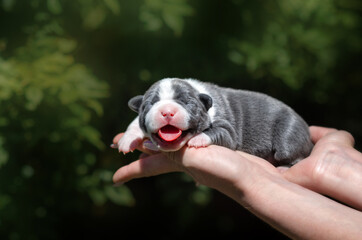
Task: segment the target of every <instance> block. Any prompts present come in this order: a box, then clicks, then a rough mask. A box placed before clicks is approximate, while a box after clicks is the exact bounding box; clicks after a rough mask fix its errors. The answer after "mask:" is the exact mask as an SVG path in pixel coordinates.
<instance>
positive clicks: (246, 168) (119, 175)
mask: <svg viewBox="0 0 362 240" xmlns="http://www.w3.org/2000/svg"><path fill="white" fill-rule="evenodd" d="M122 136H123V134H122V133H121V134H118V135H117V136H116V137H115V138H114V139H113V142H114V143H115V144H116V143H117V142H118V141H119V139H120V138H121V137H122ZM146 141H147V140H146ZM137 149H138V150H140V151H141V152H143V154H141V156H140V159H139V160H136V161H134V162H132V163H130V164H128V165H126V166H123V167H121V168H120V169H118V171H117V172H116V173H115V174H114V176H113V181H114V182H115V183H116V184H117V183H124V182H127V181H130V180H132V179H135V178H142V177H149V176H155V175H160V174H164V173H169V172H185V173H187V174H188V175H190V176H191V177H192V178H193V179H194V180H195V182H197V183H199V184H203V185H206V186H209V187H212V188H215V189H217V190H219V191H221V192H223V193H225V194H227V195H229V196H230V195H233V191H234V189H233V188H234V187H235V186H236V185H237V184H238V183H239V182H243V183H244V184H248V183H249V182H250V184H252V181H253V178H250V177H249V178H248V179H245V180H244V181H241V179H242V178H244V177H243V176H249V175H251V174H250V171H251V169H253V171H259V173H256V174H255V175H254V176H255V177H257V176H258V175H259V176H260V175H261V174H272V175H275V176H279V177H281V175H280V174H279V172H278V170H277V169H276V168H275V167H274V166H273V165H271V164H270V163H269V162H267V161H265V160H264V159H261V158H259V157H255V156H253V155H250V154H247V153H244V152H239V151H232V150H230V149H227V148H224V147H221V146H216V145H211V146H209V147H206V148H197V149H196V148H188V147H184V148H182V149H181V150H179V151H177V152H169V153H159V152H154V151H152V150H149V149H148V148H146V147H144V145H143V144H140V145H139V146H138V147H137ZM244 172H248V173H244Z"/></svg>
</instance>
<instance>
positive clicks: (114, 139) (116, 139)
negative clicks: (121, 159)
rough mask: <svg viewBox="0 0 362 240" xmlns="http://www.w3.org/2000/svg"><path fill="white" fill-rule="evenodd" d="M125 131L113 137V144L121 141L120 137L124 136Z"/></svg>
mask: <svg viewBox="0 0 362 240" xmlns="http://www.w3.org/2000/svg"><path fill="white" fill-rule="evenodd" d="M123 134H124V133H119V134H117V135H116V136H115V137H114V138H113V144H117V143H118V142H119V139H121V137H122V136H123Z"/></svg>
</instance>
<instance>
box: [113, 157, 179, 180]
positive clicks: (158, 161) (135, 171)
mask: <svg viewBox="0 0 362 240" xmlns="http://www.w3.org/2000/svg"><path fill="white" fill-rule="evenodd" d="M178 171H180V170H179V168H178V167H177V165H176V164H175V163H174V162H173V161H170V160H168V159H167V158H166V157H165V156H164V155H162V154H156V155H152V156H149V157H146V158H141V159H139V160H137V161H135V162H132V163H130V164H128V165H126V166H123V167H121V168H120V169H118V170H117V172H116V173H115V174H114V175H113V182H114V183H124V182H127V181H130V180H132V179H135V178H142V177H150V176H156V175H160V174H163V173H169V172H178Z"/></svg>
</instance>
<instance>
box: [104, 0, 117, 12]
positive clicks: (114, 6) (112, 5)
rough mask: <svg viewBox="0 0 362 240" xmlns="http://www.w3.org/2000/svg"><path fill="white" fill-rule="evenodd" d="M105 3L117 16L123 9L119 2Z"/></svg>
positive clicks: (114, 0) (105, 1)
mask: <svg viewBox="0 0 362 240" xmlns="http://www.w3.org/2000/svg"><path fill="white" fill-rule="evenodd" d="M104 3H105V4H106V6H107V7H108V8H109V9H110V10H111V11H112V12H113V13H114V14H116V15H117V14H119V13H120V11H121V7H120V5H119V2H118V1H117V0H104Z"/></svg>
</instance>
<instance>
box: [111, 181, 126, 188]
mask: <svg viewBox="0 0 362 240" xmlns="http://www.w3.org/2000/svg"><path fill="white" fill-rule="evenodd" d="M123 184H124V182H117V183H115V184H113V187H120V186H122V185H123Z"/></svg>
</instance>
